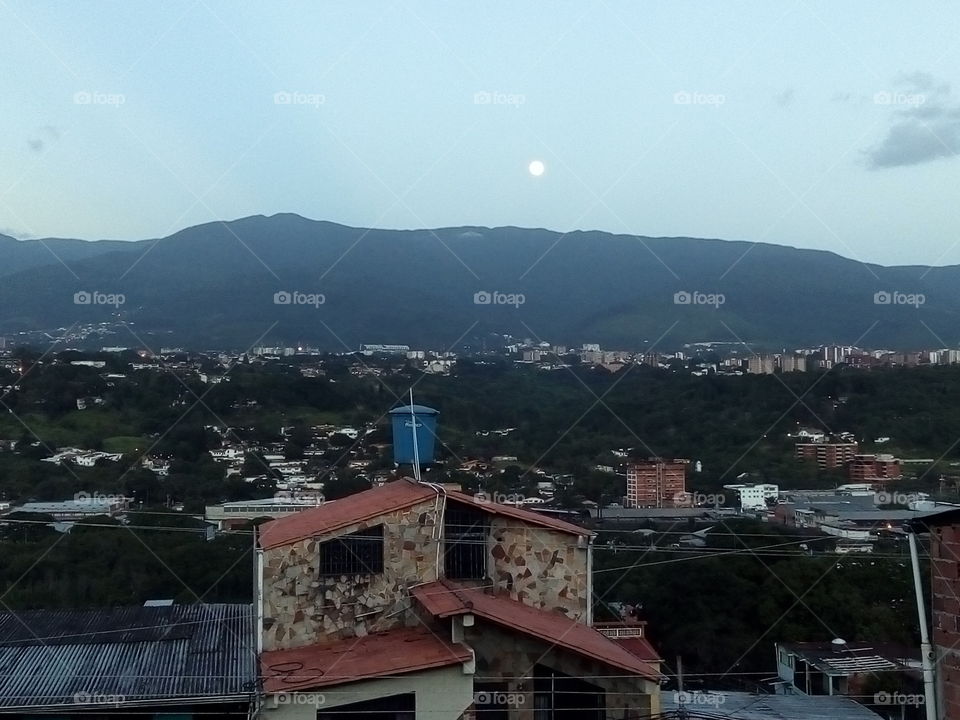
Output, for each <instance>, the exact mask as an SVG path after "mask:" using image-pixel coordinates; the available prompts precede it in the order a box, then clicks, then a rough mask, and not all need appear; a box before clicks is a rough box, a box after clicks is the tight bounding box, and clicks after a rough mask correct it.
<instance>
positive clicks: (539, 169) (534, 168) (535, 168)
mask: <svg viewBox="0 0 960 720" xmlns="http://www.w3.org/2000/svg"><path fill="white" fill-rule="evenodd" d="M527 169H528V170H529V171H530V174H531V175H533V176H534V177H540V176H541V175H543V171H544V170H546V169H547V168H546V166H545V165H544V164H543V162H541V161H540V160H534V161H533V162H531V163H530V167H528V168H527Z"/></svg>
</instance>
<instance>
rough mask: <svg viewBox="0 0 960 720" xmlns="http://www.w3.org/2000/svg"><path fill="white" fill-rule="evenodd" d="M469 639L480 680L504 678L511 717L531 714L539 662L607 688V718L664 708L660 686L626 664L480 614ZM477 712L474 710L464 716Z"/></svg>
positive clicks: (527, 718)
mask: <svg viewBox="0 0 960 720" xmlns="http://www.w3.org/2000/svg"><path fill="white" fill-rule="evenodd" d="M464 633H465V641H466V643H467V645H469V646H470V647H472V648H473V649H474V652H475V653H476V665H477V667H476V675H475V676H474V680H475V681H476V682H477V683H486V682H506V683H507V688H508V689H507V694H508V696H509V697H510V698H511V701H512V703H513V704H512V705H511V707H510V719H511V720H533V717H534V714H533V710H534V692H533V675H534V668H535V666H537V665H546V666H547V667H550V668H553V669H554V670H558V671H559V672H562V673H565V674H567V675H571V676H576V677H580V678H581V679H583V680H585V681H586V682H589V683H592V684H594V685H597V686H599V687H601V688H603V689H604V690H605V691H606V717H607V719H608V720H638V719H640V718H646V717H649V716H650V715H651V714H655V713H659V712H660V686H659V684H658V683H656V682H652V681H650V680H646V679H644V678H642V677H639V676H629V677H624V676H626V675H627V671H626V670H622V669H619V668H614V667H612V666H609V665H605V664H603V663H600V662H597V661H594V660H591V659H589V658H586V657H583V656H582V655H578V654H576V653H573V652H570V651H569V650H564V649H563V648H556V647H553V646H552V645H551V644H550V643H548V642H546V641H542V640H537V639H535V638H531V637H528V636H526V635H522V634H520V633H516V632H505V631H504V630H502V629H500V628H498V627H497V626H495V625H491V624H489V623H485V622H483V621H482V620H479V619H478V620H477V624H476V625H474V626H473V627H472V628H465V630H464ZM473 717H475V716H474V715H473V714H472V712H471V713H467V714H465V715H464V718H465V720H472V718H473Z"/></svg>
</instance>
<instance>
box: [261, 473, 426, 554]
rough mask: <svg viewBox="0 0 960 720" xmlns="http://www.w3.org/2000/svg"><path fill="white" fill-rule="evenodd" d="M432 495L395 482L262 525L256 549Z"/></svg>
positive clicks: (357, 520) (421, 487) (333, 528)
mask: <svg viewBox="0 0 960 720" xmlns="http://www.w3.org/2000/svg"><path fill="white" fill-rule="evenodd" d="M436 496H437V493H436V491H435V490H434V489H433V488H432V487H430V486H429V485H421V484H418V483H415V482H411V481H408V480H395V481H394V482H391V483H387V484H386V485H383V486H381V487H377V488H371V489H370V490H365V491H363V492H360V493H357V494H355V495H349V496H347V497H345V498H341V499H340V500H337V501H336V502H332V503H329V504H324V505H321V506H319V507H315V508H309V509H307V510H304V511H303V512H299V513H296V514H294V515H291V516H289V517H284V518H279V519H277V520H273V521H271V522H268V523H264V524H263V525H261V526H260V546H261V547H262V548H264V549H270V548H275V547H280V546H283V545H290V544H291V543H295V542H298V541H300V540H305V539H307V538H310V537H315V536H317V535H323V534H326V533H331V532H334V531H336V530H339V529H341V528H344V527H347V526H348V525H354V524H356V523H360V522H363V521H365V520H370V519H372V518H375V517H377V516H379V515H383V514H385V513H388V512H393V511H395V510H400V509H402V508H406V507H410V506H411V505H416V504H418V503H421V502H425V501H427V500H431V499H433V498H436Z"/></svg>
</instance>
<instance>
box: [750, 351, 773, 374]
mask: <svg viewBox="0 0 960 720" xmlns="http://www.w3.org/2000/svg"><path fill="white" fill-rule="evenodd" d="M775 367H776V362H775V360H774V357H773V355H754V356H753V357H751V358H750V359H749V360H747V372H748V373H750V374H751V375H773V370H774V368H775Z"/></svg>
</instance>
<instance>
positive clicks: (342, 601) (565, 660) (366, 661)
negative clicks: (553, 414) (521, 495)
mask: <svg viewBox="0 0 960 720" xmlns="http://www.w3.org/2000/svg"><path fill="white" fill-rule="evenodd" d="M592 537H593V534H592V533H591V532H590V531H588V530H586V529H584V528H582V527H579V526H576V525H572V524H570V523H566V522H563V521H560V520H556V519H553V518H550V517H547V516H544V515H540V514H537V513H535V512H531V511H528V510H522V509H519V508H515V507H512V506H506V505H499V504H497V503H492V502H489V501H488V500H486V499H479V498H474V497H472V496H470V495H467V494H464V493H462V492H459V491H458V490H454V489H450V488H444V487H441V486H437V485H431V484H427V483H417V482H414V481H412V480H409V479H401V480H396V481H394V482H390V483H387V484H385V485H383V486H381V487H378V488H374V489H372V490H368V491H366V492H362V493H359V494H357V495H353V496H350V497H347V498H343V499H340V500H336V501H333V502H330V503H327V504H325V505H323V506H320V507H316V508H311V509H308V510H304V511H302V512H299V513H296V514H293V515H290V516H287V517H283V518H280V519H278V520H274V521H271V522H268V523H265V524H264V525H262V526H261V527H260V530H259V533H258V537H257V566H258V591H257V595H258V603H257V608H258V622H259V627H260V649H261V673H262V680H261V681H262V683H263V687H264V690H265V692H266V693H267V696H268V697H267V702H266V703H265V704H264V709H263V712H262V716H263V717H270V718H273V719H274V720H281V718H299V717H303V718H306V717H310V718H317V719H318V720H324V718H337V717H340V715H338V714H337V713H338V712H352V713H369V714H371V717H373V716H375V714H376V713H379V712H386V713H387V716H390V717H394V716H396V717H400V716H403V717H407V715H403V713H411V712H412V713H414V715H410V717H414V716H416V717H427V715H428V714H429V716H430V717H431V718H450V720H457V719H458V718H471V717H473V716H474V714H475V713H476V712H477V711H478V708H479V710H480V711H482V710H492V709H493V704H492V703H493V701H496V702H497V703H499V701H501V700H502V701H504V703H503V704H497V705H496V707H497V708H498V709H499V710H503V711H504V712H506V713H507V714H506V715H503V717H510V718H511V720H526V719H528V718H533V714H532V713H533V708H534V707H535V706H536V707H541V708H546V707H547V706H548V705H549V707H551V708H555V709H556V710H557V712H558V714H556V715H555V717H558V718H561V717H566V716H565V715H564V714H563V712H564V711H565V709H564V708H563V707H562V705H563V703H564V701H565V698H576V700H577V702H578V703H580V704H584V703H585V705H584V706H583V707H580V706H578V708H577V712H580V714H579V715H576V717H578V718H580V717H583V718H620V719H626V718H639V717H643V716H645V715H649V714H650V713H652V712H655V711H656V710H657V709H658V708H659V693H658V687H659V685H658V683H659V680H660V678H661V676H660V673H659V668H658V665H657V663H656V662H651V657H653V658H655V653H654V652H653V650H652V648H649V647H647V648H646V651H645V653H646V656H647V657H645V658H640V657H639V656H638V655H637V653H635V652H632V651H630V650H628V649H626V648H625V647H624V646H621V645H619V644H618V643H617V642H615V641H614V640H611V639H610V638H608V637H606V636H605V635H603V634H601V633H600V632H598V631H597V630H596V629H594V628H592V627H591V623H592V612H591V594H592V581H591V542H592ZM427 676H429V677H435V678H438V679H437V681H436V682H437V683H441V682H442V687H443V694H444V703H446V704H441V705H442V706H441V705H438V701H437V698H436V697H428V696H427V695H428V693H427V692H426V691H425V690H424V688H428V687H430V684H431V683H430V682H426V680H425V678H426V677H427ZM384 678H390V679H391V681H390V682H384V681H383V679H384ZM560 687H562V688H564V689H563V690H558V689H557V688H560ZM291 693H293V694H292V695H291ZM490 693H493V694H492V695H491V694H490ZM293 697H295V698H296V700H295V701H292V700H290V698H293ZM491 697H492V698H493V701H491V700H490V698H491ZM510 697H513V698H514V700H516V702H515V703H514V704H513V705H512V706H511V705H510V703H509V702H508V701H509V698H510ZM521 697H522V698H523V699H522V701H521V700H517V698H521ZM283 698H286V699H287V700H288V701H287V702H279V700H280V699H283ZM527 700H529V703H527ZM271 701H272V702H271ZM484 704H486V705H490V707H480V706H481V705H484ZM305 708H307V709H305ZM411 708H412V709H411ZM584 708H587V711H586V712H585V714H584V712H582V711H584ZM590 708H592V710H591V709H590ZM567 709H568V710H569V708H567ZM571 711H572V710H571ZM390 713H394V714H395V715H390ZM482 716H483V713H482V712H481V715H480V717H482ZM569 717H574V716H573V715H569Z"/></svg>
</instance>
